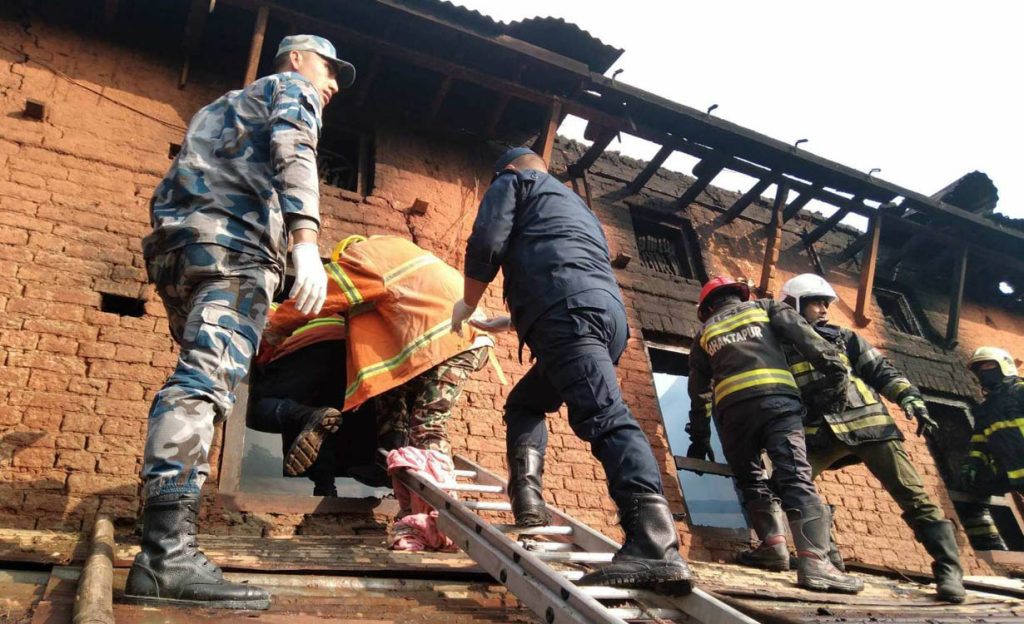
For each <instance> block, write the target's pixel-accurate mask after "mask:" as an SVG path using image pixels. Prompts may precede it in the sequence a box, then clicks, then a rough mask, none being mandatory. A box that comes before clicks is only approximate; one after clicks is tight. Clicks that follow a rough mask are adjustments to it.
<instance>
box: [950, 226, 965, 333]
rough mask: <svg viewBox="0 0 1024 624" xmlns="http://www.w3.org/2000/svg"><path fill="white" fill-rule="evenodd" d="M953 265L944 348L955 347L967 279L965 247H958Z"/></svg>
mask: <svg viewBox="0 0 1024 624" xmlns="http://www.w3.org/2000/svg"><path fill="white" fill-rule="evenodd" d="M956 252H957V256H956V262H955V263H954V264H953V281H952V283H951V284H950V290H949V319H948V321H947V322H946V347H947V348H952V347H953V346H954V345H956V339H957V334H958V333H959V331H960V306H961V305H962V304H963V301H964V282H965V281H966V279H967V245H960V246H959V247H958V248H957V250H956Z"/></svg>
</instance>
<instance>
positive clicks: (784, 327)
mask: <svg viewBox="0 0 1024 624" xmlns="http://www.w3.org/2000/svg"><path fill="white" fill-rule="evenodd" d="M780 338H784V339H786V340H788V341H790V342H791V343H793V344H797V345H799V348H800V349H801V351H803V352H804V353H806V356H807V357H808V358H809V359H810V360H811V361H813V362H816V364H817V366H818V367H819V368H820V369H821V370H822V371H824V372H826V373H831V374H837V373H842V371H843V370H844V369H845V367H844V366H843V365H842V363H841V362H840V360H839V354H838V353H837V352H836V350H835V348H834V347H833V346H832V345H830V344H829V343H827V342H826V341H825V340H823V339H822V338H821V337H820V336H818V334H816V333H815V332H814V330H813V329H812V328H811V326H810V325H808V324H807V322H806V321H805V320H804V319H803V318H802V317H801V316H800V315H799V314H797V313H796V311H795V310H793V308H791V307H789V306H787V305H784V304H781V303H778V302H776V301H775V300H773V299H758V300H756V301H746V302H743V303H739V304H736V305H732V306H728V307H726V308H724V309H722V310H719V311H718V312H716V313H715V314H714V315H712V316H711V318H710V319H708V321H707V323H705V324H704V327H703V328H701V331H700V332H699V333H698V334H697V336H696V338H694V347H693V350H692V351H691V353H690V378H689V392H690V397H691V404H690V405H691V407H690V423H691V435H692V434H693V433H697V434H698V435H700V434H701V433H702V432H703V431H704V429H703V427H704V426H709V425H708V417H707V414H708V413H709V409H708V405H709V403H711V402H713V404H714V406H715V409H716V410H717V411H718V412H719V413H721V411H722V410H723V408H728V407H729V406H730V405H733V404H734V403H738V402H739V401H743V400H745V399H749V398H753V397H757V396H763V395H771V394H784V395H789V396H793V397H797V398H799V396H800V392H799V390H798V388H797V384H796V380H795V379H794V378H793V375H792V374H791V373H790V371H789V363H788V362H787V360H786V356H785V354H784V352H783V349H782V344H781V342H780Z"/></svg>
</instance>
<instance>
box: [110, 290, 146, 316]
mask: <svg viewBox="0 0 1024 624" xmlns="http://www.w3.org/2000/svg"><path fill="white" fill-rule="evenodd" d="M100 310H102V311H104V312H110V313H111V314H117V315H119V316H134V317H136V318H138V317H141V316H144V315H145V314H146V302H145V301H144V300H142V299H136V298H135V297H125V296H123V295H115V294H112V293H100Z"/></svg>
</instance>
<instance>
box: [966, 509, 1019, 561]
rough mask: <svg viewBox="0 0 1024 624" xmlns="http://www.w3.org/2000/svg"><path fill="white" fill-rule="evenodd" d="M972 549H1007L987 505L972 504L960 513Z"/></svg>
mask: <svg viewBox="0 0 1024 624" xmlns="http://www.w3.org/2000/svg"><path fill="white" fill-rule="evenodd" d="M960 519H961V520H962V521H963V523H964V532H965V533H967V538H968V539H969V540H971V546H973V547H974V550H1008V549H1007V547H1006V542H1004V541H1003V536H1002V535H1000V534H999V528H998V527H996V522H995V520H994V519H993V518H992V512H991V511H990V510H989V508H988V505H979V504H972V505H970V506H968V507H967V508H966V509H964V513H962V514H961V515H960Z"/></svg>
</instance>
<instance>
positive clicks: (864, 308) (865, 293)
mask: <svg viewBox="0 0 1024 624" xmlns="http://www.w3.org/2000/svg"><path fill="white" fill-rule="evenodd" d="M882 218H883V217H882V215H881V214H878V215H875V217H874V218H873V219H871V222H870V223H869V224H868V234H867V235H868V241H867V253H866V254H865V256H864V263H863V264H861V267H860V285H859V286H858V287H857V306H856V308H855V309H854V311H853V320H854V322H855V323H857V325H859V326H860V327H864V326H865V325H867V324H868V323H870V322H871V318H870V317H869V316H868V304H869V303H870V302H871V291H872V290H874V288H875V266H876V265H877V264H878V243H879V241H880V240H881V238H882Z"/></svg>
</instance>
